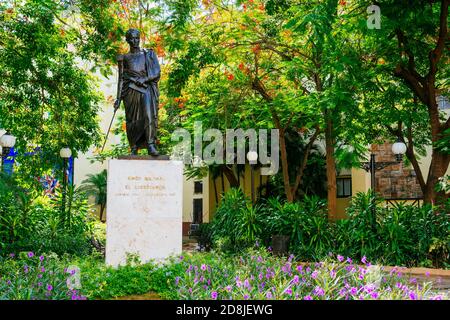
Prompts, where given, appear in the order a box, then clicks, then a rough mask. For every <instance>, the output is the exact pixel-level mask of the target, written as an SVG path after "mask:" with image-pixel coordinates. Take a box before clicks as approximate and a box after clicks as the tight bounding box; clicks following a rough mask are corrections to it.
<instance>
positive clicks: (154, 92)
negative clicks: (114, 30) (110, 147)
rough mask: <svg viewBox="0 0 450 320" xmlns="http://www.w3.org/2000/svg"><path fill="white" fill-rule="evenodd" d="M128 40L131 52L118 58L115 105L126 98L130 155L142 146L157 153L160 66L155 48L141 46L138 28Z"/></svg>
mask: <svg viewBox="0 0 450 320" xmlns="http://www.w3.org/2000/svg"><path fill="white" fill-rule="evenodd" d="M126 40H127V42H128V44H129V45H130V52H129V53H127V54H124V55H119V56H118V57H117V62H118V67H119V81H118V87H117V100H116V102H115V103H114V108H115V109H118V108H119V106H120V102H121V101H123V103H124V105H125V117H126V128H127V138H128V142H129V144H130V148H131V154H133V155H136V154H137V153H138V150H139V149H141V148H147V151H148V154H149V155H152V156H157V155H158V151H157V149H156V145H155V143H156V134H157V128H158V106H159V89H158V81H159V79H160V77H161V68H160V65H159V62H158V57H157V56H156V54H155V52H154V51H153V50H146V49H141V48H140V46H139V44H140V32H139V30H136V29H130V30H128V31H127V33H126Z"/></svg>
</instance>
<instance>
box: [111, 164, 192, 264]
mask: <svg viewBox="0 0 450 320" xmlns="http://www.w3.org/2000/svg"><path fill="white" fill-rule="evenodd" d="M182 186H183V165H182V163H181V162H179V161H153V160H110V162H109V170H108V202H107V231H106V233H107V236H106V264H108V265H112V266H118V265H123V264H125V263H126V258H127V254H137V255H138V256H139V257H140V260H141V261H142V262H148V261H150V260H156V261H160V260H163V259H165V258H168V257H169V256H171V255H175V254H180V253H181V247H182V198H183V192H182Z"/></svg>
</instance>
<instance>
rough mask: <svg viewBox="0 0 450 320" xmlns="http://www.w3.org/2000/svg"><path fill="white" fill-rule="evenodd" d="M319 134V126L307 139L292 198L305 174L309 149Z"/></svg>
mask: <svg viewBox="0 0 450 320" xmlns="http://www.w3.org/2000/svg"><path fill="white" fill-rule="evenodd" d="M319 133H320V128H319V126H316V130H315V132H314V134H313V135H312V137H311V138H310V139H309V143H308V145H307V146H306V150H305V154H304V155H303V159H302V162H301V164H300V166H299V168H298V170H297V176H296V177H295V182H294V186H293V187H292V194H293V195H294V197H295V195H296V194H297V190H298V188H299V186H300V182H301V181H302V178H303V173H304V172H305V169H306V165H307V163H308V158H309V153H310V152H311V149H312V147H313V145H314V142H316V139H317V137H318V136H319Z"/></svg>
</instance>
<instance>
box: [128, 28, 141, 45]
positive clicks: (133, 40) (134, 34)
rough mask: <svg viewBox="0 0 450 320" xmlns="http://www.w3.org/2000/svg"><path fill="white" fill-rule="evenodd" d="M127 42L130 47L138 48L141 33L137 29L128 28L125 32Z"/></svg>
mask: <svg viewBox="0 0 450 320" xmlns="http://www.w3.org/2000/svg"><path fill="white" fill-rule="evenodd" d="M125 37H126V39H127V42H128V44H129V45H130V47H131V48H139V43H140V41H141V33H140V32H139V30H137V29H130V30H128V31H127V33H126V34H125Z"/></svg>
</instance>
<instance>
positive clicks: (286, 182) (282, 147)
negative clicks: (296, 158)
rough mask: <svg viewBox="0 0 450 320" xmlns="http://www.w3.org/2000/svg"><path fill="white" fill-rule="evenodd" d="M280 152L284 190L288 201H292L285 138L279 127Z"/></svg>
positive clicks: (293, 199) (282, 130)
mask: <svg viewBox="0 0 450 320" xmlns="http://www.w3.org/2000/svg"><path fill="white" fill-rule="evenodd" d="M279 130H280V154H281V169H282V172H283V183H284V192H285V194H286V199H287V201H288V202H294V201H295V196H294V195H293V194H292V189H291V184H290V181H289V167H288V160H287V151H286V138H285V133H286V132H285V130H284V128H280V129H279Z"/></svg>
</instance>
